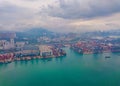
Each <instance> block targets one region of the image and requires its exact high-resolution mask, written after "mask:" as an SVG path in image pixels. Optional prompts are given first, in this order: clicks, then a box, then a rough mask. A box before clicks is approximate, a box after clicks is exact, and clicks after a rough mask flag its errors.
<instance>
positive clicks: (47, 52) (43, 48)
mask: <svg viewBox="0 0 120 86" xmlns="http://www.w3.org/2000/svg"><path fill="white" fill-rule="evenodd" d="M39 49H40V56H43V57H46V56H52V55H53V51H52V49H51V46H47V45H40V46H39Z"/></svg>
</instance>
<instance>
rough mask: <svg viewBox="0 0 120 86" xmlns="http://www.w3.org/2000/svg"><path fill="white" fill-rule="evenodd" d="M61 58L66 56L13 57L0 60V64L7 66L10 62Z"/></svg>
mask: <svg viewBox="0 0 120 86" xmlns="http://www.w3.org/2000/svg"><path fill="white" fill-rule="evenodd" d="M62 56H66V55H59V56H54V55H52V56H47V57H42V56H34V57H30V56H27V57H20V58H17V57H14V58H13V59H12V58H10V59H5V60H0V64H8V63H12V62H15V61H30V60H35V59H43V58H44V59H48V58H59V57H62Z"/></svg>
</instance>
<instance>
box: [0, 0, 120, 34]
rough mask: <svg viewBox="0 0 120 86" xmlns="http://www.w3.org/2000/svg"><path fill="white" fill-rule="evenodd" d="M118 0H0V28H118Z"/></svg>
mask: <svg viewBox="0 0 120 86" xmlns="http://www.w3.org/2000/svg"><path fill="white" fill-rule="evenodd" d="M119 22H120V0H0V30H9V31H24V30H26V29H31V28H39V27H41V28H45V29H48V30H51V31H55V32H84V31H96V30H100V31H103V30H112V29H120V23H119Z"/></svg>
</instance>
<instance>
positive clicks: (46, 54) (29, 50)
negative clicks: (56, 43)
mask: <svg viewBox="0 0 120 86" xmlns="http://www.w3.org/2000/svg"><path fill="white" fill-rule="evenodd" d="M9 52H10V51H9ZM65 55H66V52H65V51H64V50H63V49H61V48H55V47H53V46H48V45H40V46H24V47H22V48H20V49H18V48H17V51H16V50H15V51H12V52H10V53H5V52H4V54H2V53H1V54H0V63H10V62H13V61H28V60H33V59H41V58H53V57H59V56H65Z"/></svg>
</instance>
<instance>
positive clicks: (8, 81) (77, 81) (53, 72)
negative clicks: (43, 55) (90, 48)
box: [0, 48, 120, 86]
mask: <svg viewBox="0 0 120 86" xmlns="http://www.w3.org/2000/svg"><path fill="white" fill-rule="evenodd" d="M65 50H66V51H67V56H66V57H61V58H52V59H42V60H31V61H19V62H12V63H10V64H0V86H120V54H119V53H117V54H111V53H109V55H110V56H111V58H108V59H106V58H105V55H106V54H98V55H95V54H90V55H80V54H78V53H75V52H74V51H72V50H70V49H69V48H66V49H65Z"/></svg>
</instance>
